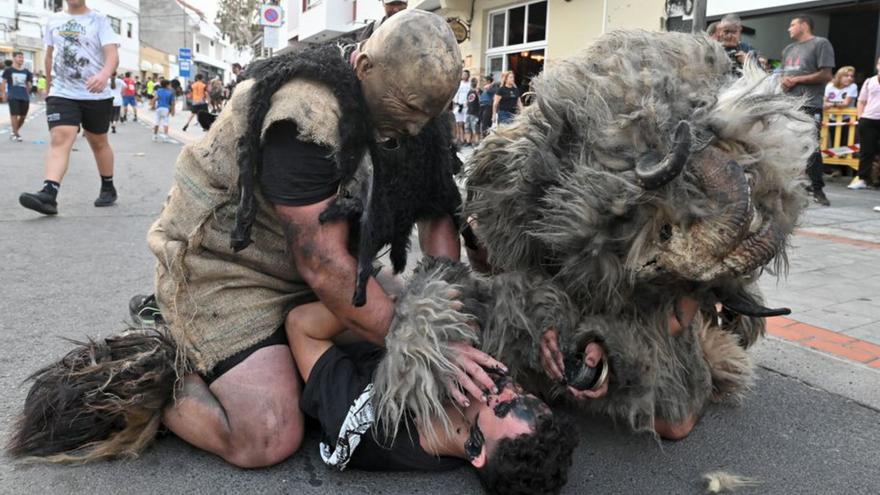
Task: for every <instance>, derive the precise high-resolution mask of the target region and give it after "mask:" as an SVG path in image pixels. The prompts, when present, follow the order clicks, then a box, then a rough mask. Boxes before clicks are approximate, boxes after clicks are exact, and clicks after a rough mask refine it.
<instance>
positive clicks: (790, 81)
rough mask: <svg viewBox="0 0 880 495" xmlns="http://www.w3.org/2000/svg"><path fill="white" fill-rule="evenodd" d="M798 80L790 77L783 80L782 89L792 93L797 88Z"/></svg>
mask: <svg viewBox="0 0 880 495" xmlns="http://www.w3.org/2000/svg"><path fill="white" fill-rule="evenodd" d="M797 85H798V83H797V78H796V77H795V76H788V77H783V78H782V89H784V90H785V91H791V88H793V87H795V86H797Z"/></svg>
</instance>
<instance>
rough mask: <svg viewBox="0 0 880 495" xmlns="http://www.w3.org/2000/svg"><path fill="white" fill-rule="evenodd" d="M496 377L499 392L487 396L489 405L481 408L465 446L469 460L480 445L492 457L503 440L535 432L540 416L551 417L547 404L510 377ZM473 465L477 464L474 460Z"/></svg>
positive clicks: (472, 460)
mask: <svg viewBox="0 0 880 495" xmlns="http://www.w3.org/2000/svg"><path fill="white" fill-rule="evenodd" d="M490 375H491V374H490ZM493 378H494V380H495V385H496V386H497V387H498V393H497V394H492V395H489V396H487V398H486V402H485V403H484V404H482V405H481V406H480V409H479V412H478V413H477V415H476V418H475V420H474V424H473V426H472V427H471V431H470V432H469V435H468V441H467V442H466V443H465V453H466V454H467V455H468V457H469V458H471V457H474V458H476V457H477V456H476V455H475V453H477V452H479V449H477V445H479V446H481V447H482V446H484V447H485V451H484V454H485V455H489V456H491V455H492V452H494V450H495V446H496V445H498V443H499V442H500V441H502V440H504V439H506V438H516V437H518V436H520V435H528V434H530V433H532V432H533V431H534V426H535V422H536V421H537V419H538V418H539V417H541V416H544V415H546V414H552V412H551V411H550V408H549V407H548V406H547V404H545V403H544V402H543V401H542V400H540V399H538V398H537V397H535V396H534V395H531V394H527V393H525V391H524V390H523V388H522V387H521V386H519V385H517V384H516V383H514V382H513V381H512V380H510V378H509V377H507V376H493ZM483 460H484V459H483ZM471 462H474V459H473V458H472V459H471ZM475 465H476V463H475ZM478 467H479V466H478Z"/></svg>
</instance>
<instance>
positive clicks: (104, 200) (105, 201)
mask: <svg viewBox="0 0 880 495" xmlns="http://www.w3.org/2000/svg"><path fill="white" fill-rule="evenodd" d="M115 202H116V188H115V187H114V188H112V189H104V188H101V194H99V195H98V199H96V200H95V206H110V205H112V204H113V203H115Z"/></svg>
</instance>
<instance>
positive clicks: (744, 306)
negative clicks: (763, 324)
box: [716, 293, 791, 318]
mask: <svg viewBox="0 0 880 495" xmlns="http://www.w3.org/2000/svg"><path fill="white" fill-rule="evenodd" d="M716 296H717V297H718V300H719V302H720V303H721V305H722V306H724V308H725V309H728V310H730V311H732V312H734V313H736V314H739V315H745V316H755V317H759V318H767V317H770V316H785V315H789V314H791V309H789V308H768V307H766V306H763V305H761V304H758V303H757V302H755V301H753V300H751V299H749V298H747V297H743V295H742V294H736V293H733V294H725V295H723V296H722V295H721V294H718V293H716Z"/></svg>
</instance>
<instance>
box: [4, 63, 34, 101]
mask: <svg viewBox="0 0 880 495" xmlns="http://www.w3.org/2000/svg"><path fill="white" fill-rule="evenodd" d="M0 77H2V79H3V81H2V82H0V84H5V85H6V97H7V98H9V99H10V100H29V98H30V97H29V96H28V89H27V85H28V84H32V83H33V80H34V75H33V74H32V73H31V71H29V70H27V69H16V68H15V67H7V68H6V69H3V75H2V76H0Z"/></svg>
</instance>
